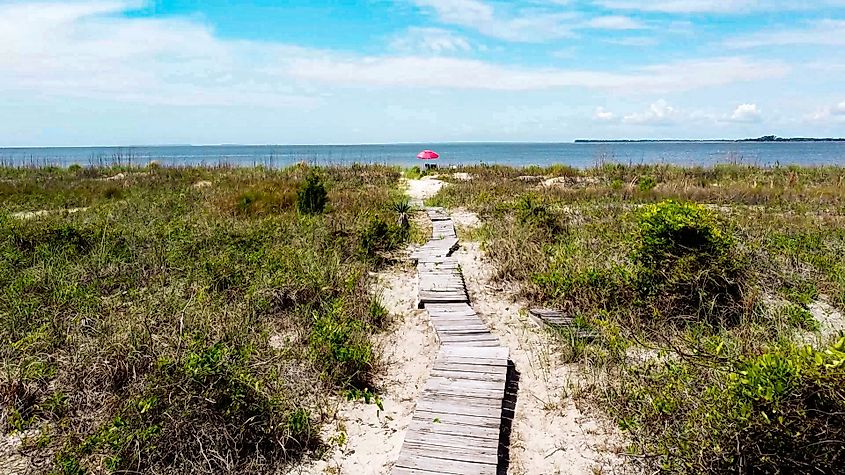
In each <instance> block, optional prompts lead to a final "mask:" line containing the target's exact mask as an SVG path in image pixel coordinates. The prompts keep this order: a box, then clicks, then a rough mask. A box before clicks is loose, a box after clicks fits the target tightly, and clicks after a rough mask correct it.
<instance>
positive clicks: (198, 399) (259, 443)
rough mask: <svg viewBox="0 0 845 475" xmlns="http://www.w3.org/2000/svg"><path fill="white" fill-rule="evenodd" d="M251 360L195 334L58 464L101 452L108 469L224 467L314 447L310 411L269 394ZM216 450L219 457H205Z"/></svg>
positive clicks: (245, 350)
mask: <svg viewBox="0 0 845 475" xmlns="http://www.w3.org/2000/svg"><path fill="white" fill-rule="evenodd" d="M250 360H251V355H250V349H249V348H248V347H241V348H235V347H234V346H232V345H230V344H227V343H224V342H217V343H215V344H212V345H208V344H206V343H204V342H203V339H202V338H198V337H197V338H195V339H194V341H193V342H192V343H191V344H190V347H189V348H188V351H187V352H186V354H185V355H184V356H183V357H182V358H181V359H180V360H170V359H163V360H161V361H159V362H158V364H157V368H156V370H155V371H154V372H153V373H151V374H150V375H149V376H148V378H147V381H146V383H147V384H146V387H147V389H146V391H145V392H144V393H143V394H142V395H140V396H137V397H133V398H130V399H128V400H127V401H125V402H124V403H123V405H122V407H121V409H120V411H119V413H118V415H116V416H115V417H114V418H113V419H112V420H110V421H109V422H108V423H106V424H104V425H102V426H101V427H100V429H99V430H98V431H97V432H96V433H94V434H93V435H91V436H89V437H87V438H86V439H85V440H83V441H82V442H81V443H79V444H77V445H70V446H67V447H65V449H64V450H63V451H62V452H61V454H62V457H64V458H63V459H57V462H58V464H59V465H60V466H63V465H69V466H70V467H73V465H72V464H67V463H65V462H62V460H69V461H73V460H77V459H78V458H82V457H86V456H89V455H91V454H99V455H102V456H105V457H106V459H105V465H106V467H107V468H108V469H109V470H110V471H136V472H138V471H140V472H156V471H158V470H160V469H162V468H168V467H170V468H177V467H180V466H182V467H190V466H193V465H194V464H196V463H202V464H203V466H204V467H207V468H208V469H210V470H213V471H222V470H225V469H226V468H227V464H228V463H229V462H227V459H228V460H232V457H252V458H264V459H270V458H272V457H278V456H282V454H283V453H284V452H285V451H289V450H303V449H305V448H308V447H311V446H312V445H313V444H314V443H315V440H316V436H317V435H316V431H315V429H314V423H313V422H312V421H311V419H310V416H309V415H308V412H307V411H305V410H304V409H302V408H297V407H295V406H293V402H292V401H283V400H277V399H275V398H271V397H269V395H268V393H267V391H265V385H266V384H268V383H267V382H265V381H263V380H262V379H260V378H258V377H256V376H254V375H253V373H252V371H250V367H249V365H250ZM211 447H214V450H215V452H216V453H218V454H219V455H220V456H221V458H219V459H218V458H211V459H206V458H204V456H203V451H204V450H208V448H211ZM204 448H205V449H204ZM174 456H175V459H174V458H173V457H174Z"/></svg>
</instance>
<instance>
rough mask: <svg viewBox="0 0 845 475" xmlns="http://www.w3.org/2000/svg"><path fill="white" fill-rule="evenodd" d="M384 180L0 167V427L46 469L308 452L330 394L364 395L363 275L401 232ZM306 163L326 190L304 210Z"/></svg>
mask: <svg viewBox="0 0 845 475" xmlns="http://www.w3.org/2000/svg"><path fill="white" fill-rule="evenodd" d="M400 176H401V172H400V170H399V169H396V168H390V167H383V166H357V165H356V166H351V167H329V168H316V169H315V168H309V167H306V166H295V167H291V168H287V169H283V170H268V169H263V168H260V167H259V168H247V169H238V168H194V167H186V168H175V167H158V166H150V167H146V168H126V167H122V168H117V167H113V168H105V169H102V168H81V167H72V168H70V169H58V168H52V169H43V168H42V169H37V168H33V169H17V168H4V169H0V196H2V205H0V289H1V290H0V339H2V342H3V343H2V345H0V430H2V431H3V433H4V434H8V433H20V434H25V435H26V440H25V446H24V450H25V452H26V453H27V455H28V456H29V457H30V458H31V459H32V460H33V461H34V462H33V463H35V464H36V466H37V467H40V468H39V470H41V471H43V472H51V473H64V474H81V473H103V472H104V471H105V472H113V473H267V472H271V471H276V470H280V469H282V468H284V467H285V466H287V465H289V464H291V463H294V462H296V461H297V460H300V458H301V457H302V456H303V455H306V454H313V453H315V452H316V453H319V450H320V448H321V446H322V443H323V441H321V440H320V436H319V432H320V427H321V425H322V424H323V423H324V422H325V421H326V417H327V414H328V413H329V412H330V411H329V405H330V404H333V403H334V401H336V400H337V399H338V398H346V397H353V398H355V397H366V399H367V400H370V399H371V397H370V396H372V395H374V394H377V392H378V388H377V387H374V384H373V381H374V376H375V375H376V374H377V373H378V371H379V368H380V365H381V364H382V360H381V355H380V354H379V348H378V347H377V346H374V345H373V337H374V335H376V334H378V333H380V332H383V331H385V330H386V329H387V328H389V325H390V317H389V315H387V312H386V311H385V310H384V308H383V307H382V306H381V304H380V303H379V302H378V300H377V299H376V298H375V297H373V296H371V294H370V293H369V292H368V288H369V286H370V284H371V279H372V278H371V274H370V273H371V272H372V271H374V270H376V269H377V268H378V267H379V266H381V265H383V264H384V263H385V262H387V261H389V260H390V259H391V253H392V252H393V251H395V250H396V249H398V248H399V247H401V246H402V245H403V244H404V243H405V241H406V240H407V239H408V235H409V231H408V229H406V228H403V227H401V226H399V225H398V224H397V216H396V213H395V212H394V211H393V210H392V207H395V206H396V205H395V203H396V202H397V201H399V200H400V197H401V195H402V192H401V191H400V190H399V189H398V180H399V178H400ZM307 177H311V178H308V180H317V182H318V183H319V186H321V187H323V188H324V189H325V190H326V194H325V205H324V207H320V208H319V209H317V208H314V209H310V211H309V212H308V213H305V212H300V210H298V206H297V204H298V202H300V201H301V200H302V199H303V198H302V193H303V191H302V190H303V187H304V186H305V183H306V178H307ZM318 195H319V193H318ZM309 199H310V198H309ZM68 208H83V210H81V211H78V212H75V213H67V212H64V211H62V210H64V209H68ZM36 211H43V212H44V213H41V214H38V215H27V214H21V213H22V212H36ZM376 400H377V399H376Z"/></svg>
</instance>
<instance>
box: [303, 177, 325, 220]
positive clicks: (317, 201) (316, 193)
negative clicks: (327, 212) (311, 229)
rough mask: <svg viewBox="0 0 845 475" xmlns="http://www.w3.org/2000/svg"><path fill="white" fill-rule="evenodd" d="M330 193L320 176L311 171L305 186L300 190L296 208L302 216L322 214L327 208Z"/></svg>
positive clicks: (306, 178)
mask: <svg viewBox="0 0 845 475" xmlns="http://www.w3.org/2000/svg"><path fill="white" fill-rule="evenodd" d="M327 197H328V193H326V187H325V186H324V185H323V181H322V180H321V179H320V175H318V174H317V173H316V172H314V171H311V172H309V173H308V175H306V177H305V184H304V185H303V186H302V188H301V189H300V190H299V194H298V195H297V200H296V208H297V209H298V210H299V212H300V213H302V214H320V213H322V212H323V210H324V209H325V207H326V202H327V201H328V199H327Z"/></svg>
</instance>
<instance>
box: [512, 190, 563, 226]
mask: <svg viewBox="0 0 845 475" xmlns="http://www.w3.org/2000/svg"><path fill="white" fill-rule="evenodd" d="M515 209H516V218H517V220H518V221H519V222H520V223H521V224H524V225H528V226H533V227H535V228H537V229H538V230H540V231H542V232H546V233H549V234H550V235H553V236H554V235H558V234H561V233H563V232H564V231H565V226H564V223H563V219H562V217H561V216H560V215H559V214H558V213H557V212H555V211H553V210H552V209H551V208H550V207H549V205H548V204H547V203H544V202H543V201H542V200H541V199H539V198H537V197H536V196H534V195H532V194H527V195H524V196H522V197H521V198H520V199H519V201H517V202H516V205H515Z"/></svg>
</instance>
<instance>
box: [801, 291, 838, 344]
mask: <svg viewBox="0 0 845 475" xmlns="http://www.w3.org/2000/svg"><path fill="white" fill-rule="evenodd" d="M808 309H809V311H810V313H811V314H812V315H813V318H815V319H816V320H817V321H818V322H819V334H820V336H821V338H822V340H823V341H822V342H823V343H825V342H826V340H830V339H832V338H835V337H837V336H839V335H841V334H843V333H845V316H843V315H842V312H840V311H839V310H837V309H836V308H834V307H832V306H830V305H829V304H827V303H825V302H822V301H821V300H818V301H816V302H813V303H811V304H810V305H809V306H808Z"/></svg>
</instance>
